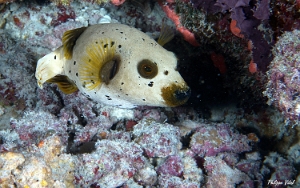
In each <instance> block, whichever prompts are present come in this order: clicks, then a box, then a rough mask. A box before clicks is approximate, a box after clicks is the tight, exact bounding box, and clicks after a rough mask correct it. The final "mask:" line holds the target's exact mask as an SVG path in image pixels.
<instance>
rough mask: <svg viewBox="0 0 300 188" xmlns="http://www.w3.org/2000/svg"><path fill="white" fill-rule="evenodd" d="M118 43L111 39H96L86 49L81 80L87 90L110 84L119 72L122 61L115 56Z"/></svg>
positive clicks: (81, 66) (80, 74) (80, 73)
mask: <svg viewBox="0 0 300 188" xmlns="http://www.w3.org/2000/svg"><path fill="white" fill-rule="evenodd" d="M115 50H116V43H115V41H112V40H111V39H96V40H95V41H93V42H92V43H91V44H90V45H89V46H88V47H87V48H86V49H85V54H86V55H85V56H84V57H83V58H82V61H81V62H80V63H79V65H78V66H79V67H78V70H79V78H80V81H81V84H82V86H83V87H84V88H86V89H87V90H92V89H95V88H97V87H100V86H101V84H102V83H106V84H108V82H109V80H111V79H112V78H113V77H114V76H115V75H116V74H117V72H118V67H119V61H120V59H119V58H118V57H117V56H116V55H115Z"/></svg>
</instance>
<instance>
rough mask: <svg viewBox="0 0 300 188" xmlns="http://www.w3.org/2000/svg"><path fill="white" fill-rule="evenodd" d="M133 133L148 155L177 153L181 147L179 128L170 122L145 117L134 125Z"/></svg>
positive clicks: (160, 155) (162, 155) (157, 155)
mask: <svg viewBox="0 0 300 188" xmlns="http://www.w3.org/2000/svg"><path fill="white" fill-rule="evenodd" d="M133 135H134V137H135V139H134V140H135V142H136V143H138V144H139V145H140V146H141V147H142V148H143V149H144V151H145V153H146V155H147V156H148V157H167V156H170V155H175V154H177V153H178V152H179V149H180V148H181V142H180V132H179V129H178V128H177V127H174V126H172V125H170V124H159V123H156V122H155V121H153V120H151V119H143V120H142V121H141V122H139V123H138V124H137V125H135V126H134V130H133ZM158 146H159V147H158Z"/></svg>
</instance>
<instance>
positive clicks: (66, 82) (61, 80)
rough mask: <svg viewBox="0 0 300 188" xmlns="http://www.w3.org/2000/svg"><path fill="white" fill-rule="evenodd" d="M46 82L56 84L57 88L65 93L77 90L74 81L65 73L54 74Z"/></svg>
mask: <svg viewBox="0 0 300 188" xmlns="http://www.w3.org/2000/svg"><path fill="white" fill-rule="evenodd" d="M47 82H49V83H55V84H57V86H58V88H59V89H60V90H61V91H62V92H64V93H65V94H71V93H74V92H75V91H77V90H78V88H77V86H76V85H75V83H74V82H73V81H72V80H70V79H69V78H68V77H67V76H65V75H56V76H54V77H53V78H51V79H49V80H47Z"/></svg>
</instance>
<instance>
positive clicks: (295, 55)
mask: <svg viewBox="0 0 300 188" xmlns="http://www.w3.org/2000/svg"><path fill="white" fill-rule="evenodd" d="M299 35H300V31H299V30H294V31H293V32H286V33H285V34H283V36H282V38H280V39H279V41H278V42H277V43H276V46H275V48H274V49H273V54H274V57H275V58H274V59H273V61H272V62H271V64H270V69H269V71H268V73H267V75H268V80H269V81H268V83H267V85H266V90H265V91H264V94H265V96H267V97H268V99H269V101H268V104H274V105H275V106H276V107H277V108H278V109H279V110H280V111H282V113H283V114H284V116H285V117H286V121H287V122H286V123H288V122H289V121H291V122H292V124H298V123H299V121H300V39H299ZM297 122H298V123H297Z"/></svg>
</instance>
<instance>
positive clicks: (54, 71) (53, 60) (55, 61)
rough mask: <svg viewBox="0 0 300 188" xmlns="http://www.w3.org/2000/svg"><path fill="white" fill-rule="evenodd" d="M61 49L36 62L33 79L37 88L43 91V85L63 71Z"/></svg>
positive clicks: (63, 61) (63, 60)
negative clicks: (35, 80) (34, 78)
mask: <svg viewBox="0 0 300 188" xmlns="http://www.w3.org/2000/svg"><path fill="white" fill-rule="evenodd" d="M62 49H63V48H62V47H60V48H58V49H56V50H55V51H53V52H51V53H49V54H47V55H45V56H44V57H42V58H41V59H39V60H38V62H37V67H36V71H35V77H36V79H37V84H38V86H39V87H40V88H41V89H43V83H45V82H46V81H47V80H49V79H51V78H53V77H54V76H56V75H58V74H62V73H63V71H64V63H65V58H63V56H62Z"/></svg>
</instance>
